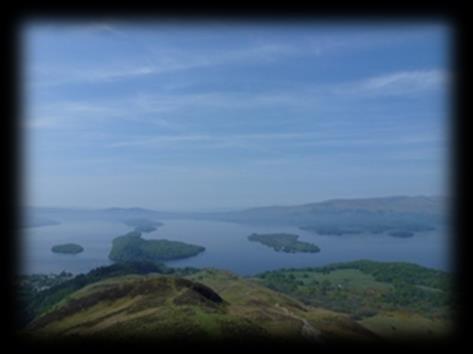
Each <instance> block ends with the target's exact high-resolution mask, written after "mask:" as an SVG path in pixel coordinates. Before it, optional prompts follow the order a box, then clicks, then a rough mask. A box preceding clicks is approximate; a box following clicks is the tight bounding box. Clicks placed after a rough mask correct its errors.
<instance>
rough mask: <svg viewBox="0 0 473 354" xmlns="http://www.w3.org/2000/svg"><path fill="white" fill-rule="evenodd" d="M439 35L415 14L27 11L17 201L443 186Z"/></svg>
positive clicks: (204, 201)
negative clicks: (156, 15)
mask: <svg viewBox="0 0 473 354" xmlns="http://www.w3.org/2000/svg"><path fill="white" fill-rule="evenodd" d="M449 36H450V32H449V29H448V27H445V26H443V25H440V24H435V23H432V24H423V25H416V24H415V23H414V22H413V23H412V24H408V23H403V24H401V23H400V24H396V23H392V24H382V25H381V24H378V25H376V24H371V25H369V24H363V23H360V24H359V25H355V24H352V25H346V24H343V23H337V22H334V23H333V24H330V25H327V24H323V25H322V24H320V25H317V24H313V23H303V22H302V23H299V24H294V25H290V24H287V25H277V24H270V23H265V24H264V25H257V24H251V23H241V24H232V25H229V24H222V23H212V22H209V23H200V24H193V23H190V22H189V23H187V24H185V25H183V24H182V23H181V24H179V23H166V24H157V23H156V24H151V23H150V24H146V23H142V24H132V23H129V24H127V23H124V22H116V23H114V22H107V23H90V22H89V23H85V22H84V23H72V22H71V23H70V24H67V23H62V24H53V23H46V22H44V23H32V24H30V25H29V26H26V27H25V29H24V32H23V40H24V52H25V56H24V58H25V60H24V69H25V71H24V73H25V75H24V77H25V82H24V83H25V86H24V89H25V91H24V92H25V96H24V103H25V106H24V107H25V110H24V111H25V117H24V119H23V122H22V123H23V124H24V142H25V158H24V175H25V180H24V181H23V182H24V189H25V194H24V195H25V200H24V204H25V205H29V206H37V207H77V208H109V207H123V208H129V207H140V208H148V209H154V210H163V211H197V210H201V211H216V210H236V209H243V208H250V207H259V206H275V205H299V204H307V203H313V202H320V201H324V200H329V199H350V198H371V197H382V196H399V195H408V196H419V195H425V196H438V195H446V194H448V193H447V187H448V186H447V183H448V181H447V179H448V174H447V173H448V168H447V164H448V161H447V157H448V147H449V141H448V137H449V132H448V123H449V122H448V120H449V98H450V97H449V89H448V88H449V85H448V82H449V75H450V61H449V60H450V58H449V52H450V38H449Z"/></svg>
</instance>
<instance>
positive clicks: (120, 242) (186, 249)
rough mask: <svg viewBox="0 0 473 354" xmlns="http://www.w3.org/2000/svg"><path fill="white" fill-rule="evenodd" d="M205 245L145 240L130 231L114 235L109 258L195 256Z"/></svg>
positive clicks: (141, 259) (150, 259)
mask: <svg viewBox="0 0 473 354" xmlns="http://www.w3.org/2000/svg"><path fill="white" fill-rule="evenodd" d="M203 251H205V247H202V246H197V245H192V244H188V243H184V242H179V241H170V240H165V239H161V240H145V239H143V238H141V232H139V231H132V232H129V233H127V234H126V235H123V236H119V237H116V238H115V239H113V242H112V250H111V251H110V254H109V258H110V259H111V260H112V261H115V262H161V261H169V260H173V259H180V258H187V257H192V256H195V255H197V254H199V253H201V252H203Z"/></svg>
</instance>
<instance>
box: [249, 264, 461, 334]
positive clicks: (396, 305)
mask: <svg viewBox="0 0 473 354" xmlns="http://www.w3.org/2000/svg"><path fill="white" fill-rule="evenodd" d="M257 278H258V279H259V281H260V282H261V284H263V285H265V286H268V287H269V288H271V289H274V290H277V291H280V292H282V293H285V294H287V295H290V296H292V297H294V298H296V299H298V300H300V301H302V302H303V303H305V304H307V305H312V306H317V307H323V308H327V309H331V310H334V311H340V312H343V313H346V314H347V315H350V317H351V318H352V319H354V320H356V321H358V323H360V324H362V325H364V326H365V327H366V328H369V329H370V330H372V331H373V332H375V333H377V334H379V335H381V336H388V337H389V336H399V335H403V334H407V333H409V332H410V331H411V329H413V328H417V329H416V330H415V331H414V332H415V334H423V335H439V334H445V333H447V332H448V327H449V324H451V321H452V311H453V309H452V307H453V302H452V298H451V276H449V275H448V274H447V273H444V272H441V271H438V270H434V269H428V268H425V267H421V266H418V265H415V264H409V263H383V262H374V261H364V260H361V261H355V262H348V263H340V264H333V265H330V266H326V267H319V268H302V269H301V268H299V269H282V270H277V271H272V272H266V273H262V274H260V275H259V276H258V277H257ZM391 332H392V333H391ZM396 333H397V334H396ZM411 334H412V333H411Z"/></svg>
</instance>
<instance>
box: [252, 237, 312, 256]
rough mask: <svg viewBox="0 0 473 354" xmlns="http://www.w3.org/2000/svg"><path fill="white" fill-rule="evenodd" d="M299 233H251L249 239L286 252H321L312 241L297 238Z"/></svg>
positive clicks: (277, 250)
mask: <svg viewBox="0 0 473 354" xmlns="http://www.w3.org/2000/svg"><path fill="white" fill-rule="evenodd" d="M298 238H299V236H298V235H292V234H284V233H280V234H251V235H250V236H248V240H250V241H254V242H259V243H261V244H263V245H265V246H268V247H271V248H273V249H274V250H275V251H276V252H280V251H282V252H286V253H297V252H306V253H316V252H320V248H319V247H318V246H316V245H314V244H312V243H308V242H301V241H298V240H297V239H298Z"/></svg>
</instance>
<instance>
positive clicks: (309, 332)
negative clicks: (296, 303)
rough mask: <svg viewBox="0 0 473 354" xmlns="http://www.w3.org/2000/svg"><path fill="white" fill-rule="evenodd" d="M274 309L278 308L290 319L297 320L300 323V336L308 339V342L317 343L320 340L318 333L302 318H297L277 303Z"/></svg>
mask: <svg viewBox="0 0 473 354" xmlns="http://www.w3.org/2000/svg"><path fill="white" fill-rule="evenodd" d="M276 307H278V308H280V309H282V310H283V312H284V313H285V314H286V315H288V316H290V317H292V318H295V319H296V320H299V321H301V322H302V330H301V334H302V335H303V336H304V337H306V338H308V339H310V340H313V341H317V342H320V341H321V338H320V335H321V333H320V331H319V330H318V329H316V328H314V327H313V326H312V325H311V324H310V323H309V321H307V320H306V319H305V318H302V317H299V316H297V315H296V314H294V313H292V312H291V311H289V310H288V309H287V308H285V307H283V306H280V305H279V304H278V303H276Z"/></svg>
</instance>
